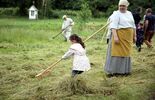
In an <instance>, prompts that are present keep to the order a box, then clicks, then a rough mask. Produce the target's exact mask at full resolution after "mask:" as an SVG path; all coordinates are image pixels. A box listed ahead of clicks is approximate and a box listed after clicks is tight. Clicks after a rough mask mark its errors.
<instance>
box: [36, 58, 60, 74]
mask: <svg viewBox="0 0 155 100" xmlns="http://www.w3.org/2000/svg"><path fill="white" fill-rule="evenodd" d="M61 60H62V59H59V60H57V61H56V62H55V63H53V64H52V65H51V66H49V67H48V68H46V69H45V70H43V71H42V72H41V73H39V74H37V75H36V76H35V77H40V76H43V75H44V74H46V73H47V72H49V70H50V69H51V68H53V67H54V66H55V65H56V64H58V63H59V62H60V61H61Z"/></svg>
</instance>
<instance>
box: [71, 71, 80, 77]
mask: <svg viewBox="0 0 155 100" xmlns="http://www.w3.org/2000/svg"><path fill="white" fill-rule="evenodd" d="M81 73H83V71H79V70H72V77H75V76H76V75H78V74H81Z"/></svg>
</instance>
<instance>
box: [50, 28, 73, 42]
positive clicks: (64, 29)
mask: <svg viewBox="0 0 155 100" xmlns="http://www.w3.org/2000/svg"><path fill="white" fill-rule="evenodd" d="M69 26H71V25H68V26H67V27H66V28H65V29H64V30H66V29H67V28H68V27H69ZM64 30H61V32H59V33H58V34H57V35H55V36H54V37H53V39H55V38H56V37H57V36H58V35H60V34H61V33H62V32H63V31H64Z"/></svg>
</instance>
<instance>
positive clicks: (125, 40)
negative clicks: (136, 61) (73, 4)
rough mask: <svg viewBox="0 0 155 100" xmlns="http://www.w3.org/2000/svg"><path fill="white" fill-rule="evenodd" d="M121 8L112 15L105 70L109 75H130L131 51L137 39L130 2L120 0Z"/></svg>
mask: <svg viewBox="0 0 155 100" xmlns="http://www.w3.org/2000/svg"><path fill="white" fill-rule="evenodd" d="M118 6H119V9H118V10H117V11H114V13H113V14H112V15H111V16H112V17H111V23H110V29H111V31H112V34H111V36H110V40H109V44H108V49H107V57H106V62H105V66H104V70H105V72H106V74H107V76H109V77H111V76H115V75H130V73H131V51H132V44H133V41H134V42H135V41H136V26H135V22H134V19H133V15H132V13H131V12H130V11H128V10H127V8H128V6H129V2H128V1H127V0H120V1H119V4H118Z"/></svg>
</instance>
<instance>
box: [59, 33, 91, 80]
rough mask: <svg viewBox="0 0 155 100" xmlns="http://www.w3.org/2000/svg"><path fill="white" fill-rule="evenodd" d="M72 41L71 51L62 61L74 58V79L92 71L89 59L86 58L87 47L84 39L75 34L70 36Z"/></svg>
mask: <svg viewBox="0 0 155 100" xmlns="http://www.w3.org/2000/svg"><path fill="white" fill-rule="evenodd" d="M70 41H71V43H72V45H71V46H70V48H69V50H68V51H67V52H66V53H65V54H64V55H63V56H62V59H66V58H68V57H70V56H74V60H73V68H72V77H74V76H76V75H78V74H81V73H83V72H84V71H88V70H89V69H90V63H89V59H88V57H87V56H86V50H85V45H84V43H83V41H82V39H81V38H80V37H79V36H77V35H76V34H73V35H71V36H70Z"/></svg>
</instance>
